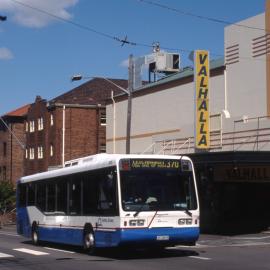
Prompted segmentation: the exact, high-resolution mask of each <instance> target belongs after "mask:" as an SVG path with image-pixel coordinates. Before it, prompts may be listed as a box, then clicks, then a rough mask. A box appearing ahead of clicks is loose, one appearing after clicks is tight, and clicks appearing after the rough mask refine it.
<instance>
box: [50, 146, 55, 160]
mask: <svg viewBox="0 0 270 270" xmlns="http://www.w3.org/2000/svg"><path fill="white" fill-rule="evenodd" d="M53 154H54V149H53V144H51V145H50V156H51V157H53Z"/></svg>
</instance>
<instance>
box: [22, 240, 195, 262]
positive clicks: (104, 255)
mask: <svg viewBox="0 0 270 270" xmlns="http://www.w3.org/2000/svg"><path fill="white" fill-rule="evenodd" d="M22 243H23V244H26V245H29V246H32V247H33V246H34V245H33V243H32V242H31V241H24V242H22ZM38 246H39V247H48V248H52V249H56V250H57V249H59V250H65V251H70V252H75V253H77V254H85V255H88V256H91V257H92V258H93V259H94V258H95V259H94V260H96V261H100V260H102V261H109V260H111V261H113V260H140V259H159V258H172V257H188V256H199V253H198V252H196V251H193V250H190V249H189V250H185V249H184V248H183V247H181V249H176V248H175V249H174V248H164V249H161V248H130V247H125V248H124V247H121V248H99V249H97V250H96V251H95V253H94V255H90V254H87V252H85V251H84V250H83V249H82V248H81V247H77V246H71V245H63V244H55V243H48V242H41V243H40V244H39V245H38ZM98 257H99V258H98ZM70 259H72V258H71V257H69V256H67V257H65V260H70ZM93 259H91V260H90V261H93Z"/></svg>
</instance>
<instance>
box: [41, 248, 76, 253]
mask: <svg viewBox="0 0 270 270" xmlns="http://www.w3.org/2000/svg"><path fill="white" fill-rule="evenodd" d="M44 248H45V249H49V250H54V251H60V252H65V253H70V254H74V253H75V252H73V251H68V250H62V249H57V248H50V247H44Z"/></svg>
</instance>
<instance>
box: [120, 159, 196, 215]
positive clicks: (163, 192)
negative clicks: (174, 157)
mask: <svg viewBox="0 0 270 270" xmlns="http://www.w3.org/2000/svg"><path fill="white" fill-rule="evenodd" d="M166 162H167V161H166ZM177 162H178V164H176V163H175V161H174V163H175V164H176V166H175V167H173V168H167V167H166V166H167V163H165V165H164V163H160V164H162V166H160V165H157V166H156V167H155V165H153V164H152V165H150V166H148V165H146V166H147V168H145V167H142V166H139V167H136V168H134V167H133V166H132V161H131V163H130V164H131V165H130V167H129V169H124V170H123V169H122V170H120V180H121V195H122V208H123V210H124V211H139V212H140V211H157V210H159V211H179V210H194V209H197V203H196V195H195V187H194V178H193V174H192V171H182V170H181V166H180V162H179V161H177ZM148 164H149V163H148Z"/></svg>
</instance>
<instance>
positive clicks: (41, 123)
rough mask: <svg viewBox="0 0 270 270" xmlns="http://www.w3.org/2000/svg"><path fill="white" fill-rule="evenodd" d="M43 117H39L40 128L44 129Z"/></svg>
mask: <svg viewBox="0 0 270 270" xmlns="http://www.w3.org/2000/svg"><path fill="white" fill-rule="evenodd" d="M43 128H44V126H43V117H39V118H38V130H43Z"/></svg>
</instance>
